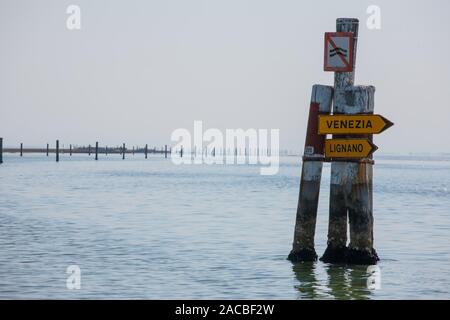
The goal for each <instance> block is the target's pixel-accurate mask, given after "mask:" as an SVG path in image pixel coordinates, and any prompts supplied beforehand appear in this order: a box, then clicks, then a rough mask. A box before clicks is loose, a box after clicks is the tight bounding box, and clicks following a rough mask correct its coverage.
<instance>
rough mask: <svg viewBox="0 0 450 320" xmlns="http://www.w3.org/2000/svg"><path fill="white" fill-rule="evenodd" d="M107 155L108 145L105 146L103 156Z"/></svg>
mask: <svg viewBox="0 0 450 320" xmlns="http://www.w3.org/2000/svg"><path fill="white" fill-rule="evenodd" d="M107 155H108V146H106V147H105V156H107Z"/></svg>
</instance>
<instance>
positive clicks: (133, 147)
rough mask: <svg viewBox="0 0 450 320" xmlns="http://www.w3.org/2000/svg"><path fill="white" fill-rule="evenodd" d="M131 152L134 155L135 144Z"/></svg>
mask: <svg viewBox="0 0 450 320" xmlns="http://www.w3.org/2000/svg"><path fill="white" fill-rule="evenodd" d="M131 152H132V155H133V156H134V146H133V149H132V151H131Z"/></svg>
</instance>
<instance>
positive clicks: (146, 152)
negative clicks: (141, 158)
mask: <svg viewBox="0 0 450 320" xmlns="http://www.w3.org/2000/svg"><path fill="white" fill-rule="evenodd" d="M144 152H145V159H147V154H148V144H146V145H145V150H144Z"/></svg>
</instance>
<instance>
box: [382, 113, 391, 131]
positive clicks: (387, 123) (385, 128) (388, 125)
mask: <svg viewBox="0 0 450 320" xmlns="http://www.w3.org/2000/svg"><path fill="white" fill-rule="evenodd" d="M380 117H381V119H382V120H383V121H384V127H383V129H382V130H381V131H380V133H381V132H383V131H384V130H387V129H389V128H390V127H392V126H393V125H394V123H393V122H392V121H390V120H388V119H386V118H385V117H383V116H380Z"/></svg>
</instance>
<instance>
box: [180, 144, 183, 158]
mask: <svg viewBox="0 0 450 320" xmlns="http://www.w3.org/2000/svg"><path fill="white" fill-rule="evenodd" d="M180 157H181V158H183V146H181V149H180Z"/></svg>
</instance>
